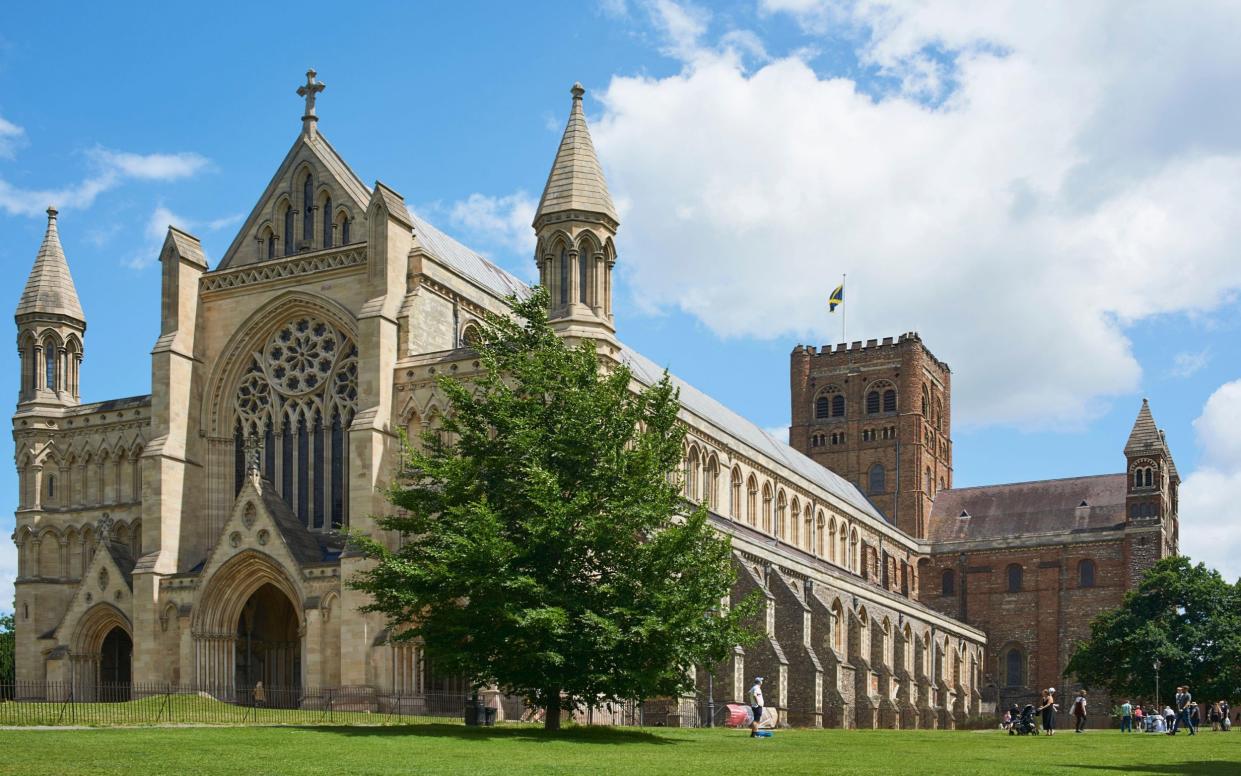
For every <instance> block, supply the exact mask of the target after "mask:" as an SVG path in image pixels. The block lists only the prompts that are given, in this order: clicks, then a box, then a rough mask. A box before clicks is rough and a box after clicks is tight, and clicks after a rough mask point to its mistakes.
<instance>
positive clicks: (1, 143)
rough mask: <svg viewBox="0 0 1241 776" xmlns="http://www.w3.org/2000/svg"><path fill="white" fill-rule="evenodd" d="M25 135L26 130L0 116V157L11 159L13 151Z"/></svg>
mask: <svg viewBox="0 0 1241 776" xmlns="http://www.w3.org/2000/svg"><path fill="white" fill-rule="evenodd" d="M25 137H26V131H25V130H24V129H22V128H21V127H19V126H17V125H16V124H14V123H13V122H11V121H8V120H6V119H5V118H4V117H3V116H0V159H12V158H13V151H14V150H15V149H16V148H17V146H18V145H19V144H20V143H21V142H22V140H23V139H24V138H25Z"/></svg>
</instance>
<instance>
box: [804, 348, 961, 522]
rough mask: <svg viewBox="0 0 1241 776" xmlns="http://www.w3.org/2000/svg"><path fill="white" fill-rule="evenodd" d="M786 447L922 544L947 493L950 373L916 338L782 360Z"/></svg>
mask: <svg viewBox="0 0 1241 776" xmlns="http://www.w3.org/2000/svg"><path fill="white" fill-rule="evenodd" d="M790 360H791V363H790V374H789V383H790V389H791V396H792V405H793V406H792V426H791V427H790V428H789V443H790V444H791V445H792V446H793V447H795V448H796V449H798V450H800V451H801V452H803V453H805V454H806V455H808V456H810V458H812V459H813V460H815V461H817V462H818V463H820V464H822V465H823V466H826V467H827V468H829V469H831V470H832V471H834V472H836V473H837V474H839V475H840V476H842V477H844V478H846V479H848V480H849V481H851V482H853V483H855V484H856V485H857V486H858V487H859V489H861V491H862V492H863V493H865V494H866V495H867V497H869V498H870V500H871V501H872V502H874V504H875V506H877V507H878V508H879V509H880V510H881V511H882V512H883V513H884V514H885V515H886V516H887V518H888V520H890V521H891V522H892V523H893V524H895V525H896V526H897V527H898V528H900V529H901V530H903V531H905V532H906V533H909V534H911V535H913V536H917V537H919V538H925V536H926V524H927V518H928V517H929V516H930V514H931V503H932V501H933V499H934V497H935V493H936V492H938V491H939V490H941V489H943V488H950V487H952V437H951V428H952V427H951V416H952V411H951V406H952V402H951V399H952V371H951V370H950V369H949V368H948V365H947V364H945V363H944V362H943V361H940V360H939V359H937V358H935V356H934V355H933V354H932V353H931V352H930V351H929V350H927V349H926V346H924V345H923V344H922V338H921V337H919V336H918V335H917V334H916V333H912V332H911V333H908V334H902V335H901V336H900V337H897V338H896V339H895V341H894V340H893V338H892V337H885V338H884V339H883V341H882V342H880V341H879V340H873V339H872V340H869V341H867V342H866V344H865V345H863V344H862V342H861V341H860V340H859V341H856V342H853V343H852V344H848V345H846V344H845V343H841V344H839V345H837V346H836V347H835V348H832V347H831V346H830V345H825V346H823V347H822V348H819V349H816V348H815V347H814V346H803V345H798V346H797V347H795V348H793V354H792V356H791V359H790Z"/></svg>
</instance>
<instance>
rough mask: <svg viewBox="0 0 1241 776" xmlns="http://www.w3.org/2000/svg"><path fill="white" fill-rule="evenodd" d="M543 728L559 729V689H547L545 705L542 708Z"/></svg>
mask: <svg viewBox="0 0 1241 776" xmlns="http://www.w3.org/2000/svg"><path fill="white" fill-rule="evenodd" d="M543 729H544V730H560V690H559V689H555V690H548V691H547V706H545V707H544V709H543Z"/></svg>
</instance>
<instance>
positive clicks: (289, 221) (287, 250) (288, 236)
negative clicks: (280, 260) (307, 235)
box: [284, 205, 293, 256]
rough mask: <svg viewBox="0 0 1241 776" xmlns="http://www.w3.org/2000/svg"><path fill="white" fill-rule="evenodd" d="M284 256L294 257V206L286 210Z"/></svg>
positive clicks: (287, 207) (289, 206)
mask: <svg viewBox="0 0 1241 776" xmlns="http://www.w3.org/2000/svg"><path fill="white" fill-rule="evenodd" d="M284 255H285V256H292V255H293V206H292V205H287V206H285V209H284Z"/></svg>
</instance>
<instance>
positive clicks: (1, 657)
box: [0, 614, 17, 685]
mask: <svg viewBox="0 0 1241 776" xmlns="http://www.w3.org/2000/svg"><path fill="white" fill-rule="evenodd" d="M16 648H17V644H16V638H15V636H14V635H13V615H11V614H0V685H6V684H13V681H14V679H16V678H17V676H16V674H17V664H16V655H15V652H16Z"/></svg>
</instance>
